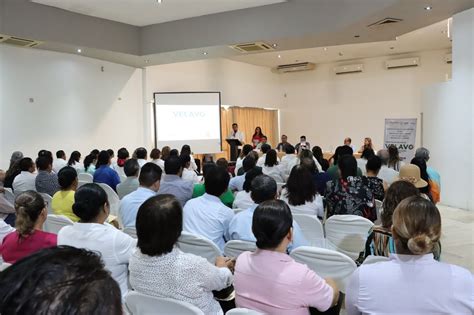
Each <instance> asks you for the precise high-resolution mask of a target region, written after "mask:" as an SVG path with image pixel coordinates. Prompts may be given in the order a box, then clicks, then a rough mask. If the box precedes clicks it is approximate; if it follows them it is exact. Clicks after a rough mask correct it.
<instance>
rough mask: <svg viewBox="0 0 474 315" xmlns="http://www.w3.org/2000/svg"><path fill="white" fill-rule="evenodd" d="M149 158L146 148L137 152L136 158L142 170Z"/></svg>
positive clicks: (138, 149) (141, 148)
mask: <svg viewBox="0 0 474 315" xmlns="http://www.w3.org/2000/svg"><path fill="white" fill-rule="evenodd" d="M147 157H148V152H147V150H146V149H145V148H143V147H140V148H137V149H136V150H135V158H136V159H137V161H138V164H139V165H140V168H142V167H143V165H145V163H146V162H147Z"/></svg>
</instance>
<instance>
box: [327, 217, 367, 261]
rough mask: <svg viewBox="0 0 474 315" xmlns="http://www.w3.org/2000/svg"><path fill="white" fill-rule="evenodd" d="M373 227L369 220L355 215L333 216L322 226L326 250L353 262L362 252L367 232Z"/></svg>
mask: <svg viewBox="0 0 474 315" xmlns="http://www.w3.org/2000/svg"><path fill="white" fill-rule="evenodd" d="M373 226H374V224H373V223H372V222H371V221H370V220H367V219H366V218H363V217H360V216H357V215H333V216H331V217H330V218H329V219H327V221H326V224H325V225H324V229H325V231H326V241H327V245H328V248H333V249H335V250H337V251H340V252H341V253H344V254H346V255H347V256H349V257H351V258H352V259H354V260H355V259H357V258H358V257H359V254H360V252H361V251H363V250H364V248H365V242H366V240H367V237H368V235H369V230H370V229H371V228H372V227H373Z"/></svg>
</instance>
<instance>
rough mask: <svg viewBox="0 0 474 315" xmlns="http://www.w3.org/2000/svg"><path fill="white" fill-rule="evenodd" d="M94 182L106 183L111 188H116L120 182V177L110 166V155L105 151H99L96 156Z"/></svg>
mask: <svg viewBox="0 0 474 315" xmlns="http://www.w3.org/2000/svg"><path fill="white" fill-rule="evenodd" d="M94 183H102V184H107V185H109V186H110V188H112V189H113V190H115V191H116V190H117V185H118V184H120V177H119V176H118V174H117V172H116V171H114V170H113V169H112V168H111V167H110V155H109V153H107V151H101V152H100V153H99V157H98V158H97V165H96V170H95V172H94Z"/></svg>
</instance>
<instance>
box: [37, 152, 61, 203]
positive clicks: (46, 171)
mask: <svg viewBox="0 0 474 315" xmlns="http://www.w3.org/2000/svg"><path fill="white" fill-rule="evenodd" d="M36 166H37V167H38V175H36V179H35V187H36V189H35V190H36V191H37V192H39V193H44V194H48V195H50V196H51V197H52V196H53V195H54V194H55V193H56V192H57V191H58V190H59V189H60V188H61V187H59V183H58V175H56V173H54V172H53V160H52V158H50V157H47V156H40V157H39V158H37V159H36Z"/></svg>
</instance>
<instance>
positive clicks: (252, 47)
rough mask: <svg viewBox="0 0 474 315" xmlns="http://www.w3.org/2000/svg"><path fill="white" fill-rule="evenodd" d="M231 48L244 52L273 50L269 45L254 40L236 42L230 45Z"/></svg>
mask: <svg viewBox="0 0 474 315" xmlns="http://www.w3.org/2000/svg"><path fill="white" fill-rule="evenodd" d="M230 47H231V48H232V49H234V50H237V51H238V52H244V53H253V52H263V51H272V50H275V49H274V48H273V47H272V46H271V45H269V44H267V43H264V42H255V43H245V44H237V45H233V46H230Z"/></svg>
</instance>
